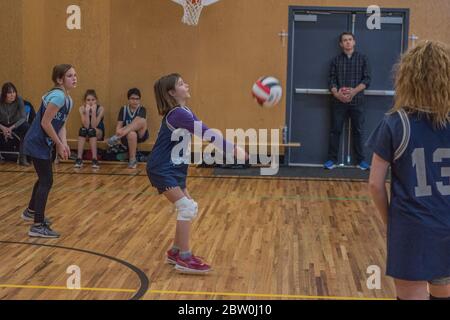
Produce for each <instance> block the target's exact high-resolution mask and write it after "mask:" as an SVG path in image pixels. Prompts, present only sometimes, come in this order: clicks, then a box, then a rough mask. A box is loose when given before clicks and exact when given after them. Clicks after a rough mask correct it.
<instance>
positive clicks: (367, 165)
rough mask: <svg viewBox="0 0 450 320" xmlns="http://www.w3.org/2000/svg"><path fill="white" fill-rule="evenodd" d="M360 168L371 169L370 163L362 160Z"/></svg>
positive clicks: (363, 169)
mask: <svg viewBox="0 0 450 320" xmlns="http://www.w3.org/2000/svg"><path fill="white" fill-rule="evenodd" d="M358 168H360V169H361V170H362V171H366V170H369V169H370V165H369V164H368V163H367V162H365V161H361V162H360V163H359V164H358Z"/></svg>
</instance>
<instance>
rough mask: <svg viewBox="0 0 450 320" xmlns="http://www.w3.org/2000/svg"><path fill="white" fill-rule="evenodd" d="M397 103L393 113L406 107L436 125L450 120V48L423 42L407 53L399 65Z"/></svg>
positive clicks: (396, 81)
mask: <svg viewBox="0 0 450 320" xmlns="http://www.w3.org/2000/svg"><path fill="white" fill-rule="evenodd" d="M395 90H396V95H395V104H394V107H393V108H392V110H391V111H390V113H393V112H396V111H398V110H399V109H404V110H405V111H406V112H408V113H418V114H419V116H422V115H423V116H425V117H427V118H428V119H430V120H431V121H432V122H433V124H434V125H435V126H436V127H439V128H444V127H446V126H447V125H448V124H449V122H450V47H449V46H448V45H446V44H444V43H441V42H438V41H422V42H420V43H419V44H418V45H417V46H416V47H415V48H412V49H410V50H409V51H408V52H406V53H405V54H404V55H403V56H402V58H401V60H400V62H399V63H398V64H397V66H396V77H395Z"/></svg>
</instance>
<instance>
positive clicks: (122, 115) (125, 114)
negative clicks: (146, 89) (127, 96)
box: [117, 106, 147, 127]
mask: <svg viewBox="0 0 450 320" xmlns="http://www.w3.org/2000/svg"><path fill="white" fill-rule="evenodd" d="M136 117H141V118H144V119H145V118H146V117H147V111H146V110H145V108H144V107H143V106H139V107H138V108H137V109H136V110H135V111H134V112H133V111H132V110H131V108H130V106H123V107H122V108H121V109H120V111H119V116H118V118H117V121H122V123H123V126H124V127H125V126H127V125H129V124H130V123H131V122H133V120H134V119H136Z"/></svg>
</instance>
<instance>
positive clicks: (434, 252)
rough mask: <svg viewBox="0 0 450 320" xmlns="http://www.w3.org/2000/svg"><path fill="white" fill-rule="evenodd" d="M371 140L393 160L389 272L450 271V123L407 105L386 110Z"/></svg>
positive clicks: (431, 275)
mask: <svg viewBox="0 0 450 320" xmlns="http://www.w3.org/2000/svg"><path fill="white" fill-rule="evenodd" d="M367 145H368V147H370V148H371V149H373V151H374V152H375V153H376V154H377V155H378V156H380V157H381V158H383V159H384V160H386V161H387V162H389V163H390V164H391V173H392V181H391V200H390V207H389V220H388V268H387V273H388V275H391V276H393V277H396V278H399V279H405V280H417V281H419V280H422V281H426V280H435V279H438V278H442V277H447V276H450V126H448V127H447V128H445V129H437V128H435V127H434V126H433V123H432V122H431V121H430V120H429V119H428V118H427V117H426V116H423V115H422V116H419V115H418V114H409V115H408V114H407V113H406V112H405V111H403V110H402V111H399V112H396V113H394V114H391V115H387V116H386V117H385V118H384V120H383V121H382V122H381V123H380V125H379V126H378V128H377V129H376V130H375V132H374V133H373V134H372V136H371V137H370V139H369V141H368V143H367Z"/></svg>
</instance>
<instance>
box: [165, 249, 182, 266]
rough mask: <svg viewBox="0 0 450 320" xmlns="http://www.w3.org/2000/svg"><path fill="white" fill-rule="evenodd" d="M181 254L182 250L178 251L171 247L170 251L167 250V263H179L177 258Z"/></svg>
mask: <svg viewBox="0 0 450 320" xmlns="http://www.w3.org/2000/svg"><path fill="white" fill-rule="evenodd" d="M179 255H180V252H179V251H177V252H176V253H175V252H173V251H172V249H170V250H169V251H167V259H166V260H167V263H168V264H173V265H176V264H177V259H178V257H179Z"/></svg>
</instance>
